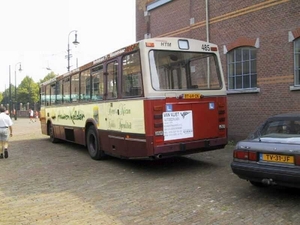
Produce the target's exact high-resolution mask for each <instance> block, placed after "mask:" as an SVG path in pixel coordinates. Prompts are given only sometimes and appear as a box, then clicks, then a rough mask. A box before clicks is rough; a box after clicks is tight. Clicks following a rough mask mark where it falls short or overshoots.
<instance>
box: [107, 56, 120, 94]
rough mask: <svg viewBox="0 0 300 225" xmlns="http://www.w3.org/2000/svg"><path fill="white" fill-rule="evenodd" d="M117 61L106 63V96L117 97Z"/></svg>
mask: <svg viewBox="0 0 300 225" xmlns="http://www.w3.org/2000/svg"><path fill="white" fill-rule="evenodd" d="M117 81H118V62H117V61H113V62H111V63H109V64H108V65H107V98H108V99H112V98H117V97H118V83H117Z"/></svg>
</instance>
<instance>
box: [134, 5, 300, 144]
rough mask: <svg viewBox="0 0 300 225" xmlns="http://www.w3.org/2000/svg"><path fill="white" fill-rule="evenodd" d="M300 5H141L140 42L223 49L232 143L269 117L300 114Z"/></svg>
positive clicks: (221, 50) (138, 32)
mask: <svg viewBox="0 0 300 225" xmlns="http://www.w3.org/2000/svg"><path fill="white" fill-rule="evenodd" d="M299 15H300V1H299V0H265V1H262V0H222V1H219V0H156V1H149V0H136V38H137V40H141V39H143V38H145V37H166V36H177V37H189V38H195V39H201V40H208V41H209V42H212V43H215V44H217V45H218V46H219V50H220V55H221V59H222V64H223V71H224V75H225V80H226V82H227V84H226V85H227V90H228V113H229V118H228V123H229V124H228V126H229V138H230V139H231V140H240V139H242V138H245V137H246V136H247V135H248V134H249V132H250V131H253V129H255V127H256V126H257V125H258V124H260V123H261V122H262V121H263V120H264V119H266V118H267V117H268V116H270V115H273V114H278V113H285V112H295V111H298V112H300V73H299V70H300V17H299Z"/></svg>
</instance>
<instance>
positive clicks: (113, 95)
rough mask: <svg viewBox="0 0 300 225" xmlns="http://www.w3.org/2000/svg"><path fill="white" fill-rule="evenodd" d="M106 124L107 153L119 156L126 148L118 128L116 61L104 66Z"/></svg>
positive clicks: (117, 69)
mask: <svg viewBox="0 0 300 225" xmlns="http://www.w3.org/2000/svg"><path fill="white" fill-rule="evenodd" d="M105 70H106V73H105V75H106V103H105V111H106V115H105V116H106V123H107V131H108V132H107V134H108V143H107V144H108V147H107V148H108V151H109V152H110V153H111V154H113V155H121V153H122V152H124V148H126V146H125V145H126V143H125V137H124V136H123V134H122V132H121V127H120V109H119V108H120V107H119V102H118V89H119V88H118V83H119V78H118V77H119V62H118V61H117V59H115V60H112V61H110V62H108V63H107V64H106V68H105Z"/></svg>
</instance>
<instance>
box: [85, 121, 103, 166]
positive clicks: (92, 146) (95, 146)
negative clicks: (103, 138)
mask: <svg viewBox="0 0 300 225" xmlns="http://www.w3.org/2000/svg"><path fill="white" fill-rule="evenodd" d="M86 142H87V143H86V144H87V149H88V151H89V154H90V156H91V158H92V159H95V160H101V159H104V158H105V153H104V152H103V151H102V150H101V147H100V140H99V137H98V135H97V131H96V129H95V127H94V126H91V127H89V129H88V132H87V136H86Z"/></svg>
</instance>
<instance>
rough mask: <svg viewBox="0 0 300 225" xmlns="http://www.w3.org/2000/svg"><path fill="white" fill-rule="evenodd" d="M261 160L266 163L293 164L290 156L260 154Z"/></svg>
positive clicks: (292, 158) (292, 157)
mask: <svg viewBox="0 0 300 225" xmlns="http://www.w3.org/2000/svg"><path fill="white" fill-rule="evenodd" d="M261 159H262V160H263V161H267V162H279V163H290V164H293V163H294V156H290V155H275V154H262V155H261Z"/></svg>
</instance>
